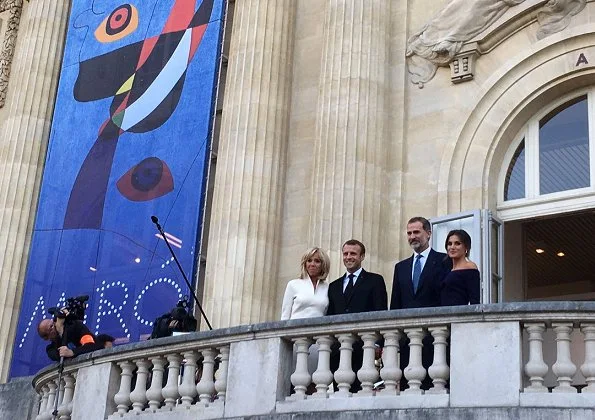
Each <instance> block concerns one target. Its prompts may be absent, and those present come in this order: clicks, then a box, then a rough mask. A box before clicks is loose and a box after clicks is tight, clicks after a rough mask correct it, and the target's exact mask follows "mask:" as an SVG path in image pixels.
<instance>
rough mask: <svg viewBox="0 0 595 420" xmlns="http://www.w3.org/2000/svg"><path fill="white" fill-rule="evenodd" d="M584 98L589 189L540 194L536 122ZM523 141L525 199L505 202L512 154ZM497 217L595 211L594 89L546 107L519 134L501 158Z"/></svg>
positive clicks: (502, 218)
mask: <svg viewBox="0 0 595 420" xmlns="http://www.w3.org/2000/svg"><path fill="white" fill-rule="evenodd" d="M584 95H586V96H587V110H588V111H587V112H588V124H589V170H590V186H589V187H585V188H578V189H573V190H567V191H558V192H554V193H550V194H541V195H540V194H539V122H540V120H541V119H543V117H545V116H546V115H547V114H549V113H550V112H552V111H553V110H554V109H556V108H558V107H559V106H561V105H564V104H565V103H567V102H569V101H571V100H572V99H574V98H577V97H579V96H584ZM523 139H524V140H525V197H524V198H519V199H515V200H508V201H504V186H505V183H506V174H507V172H508V169H509V167H510V164H511V162H512V158H513V156H514V153H515V152H516V150H517V149H518V147H519V145H520V144H521V142H522V141H523ZM498 181H499V182H498V206H497V209H498V217H499V218H500V219H501V220H503V221H509V220H517V219H524V218H528V217H537V216H546V215H550V214H558V213H566V212H572V211H577V210H582V209H585V208H592V207H595V89H593V88H591V89H582V90H577V91H574V92H572V93H569V94H567V95H564V96H562V97H561V98H559V99H558V100H557V101H555V102H552V103H550V104H548V106H547V107H544V108H543V109H542V110H541V111H540V112H538V113H537V114H535V116H533V117H532V118H531V119H530V120H529V122H528V123H527V124H526V125H525V127H523V129H522V130H521V131H520V132H519V134H518V135H517V137H516V138H515V140H514V141H513V142H512V144H511V145H510V147H509V148H508V151H507V152H506V154H505V155H504V164H503V165H502V168H501V170H500V175H499V177H498Z"/></svg>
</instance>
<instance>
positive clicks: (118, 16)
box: [95, 4, 138, 43]
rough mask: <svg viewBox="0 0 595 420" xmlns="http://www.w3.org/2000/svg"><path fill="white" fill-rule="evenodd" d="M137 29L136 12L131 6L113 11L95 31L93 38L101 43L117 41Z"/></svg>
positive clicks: (122, 6) (126, 5) (119, 7)
mask: <svg viewBox="0 0 595 420" xmlns="http://www.w3.org/2000/svg"><path fill="white" fill-rule="evenodd" d="M136 28H138V10H136V7H134V6H133V5H131V4H123V5H121V6H118V7H116V8H115V9H114V11H113V12H111V13H110V15H109V16H108V17H106V18H105V20H104V21H103V22H101V25H99V26H98V27H97V29H96V30H95V38H96V39H97V41H99V42H101V43H107V42H114V41H118V40H120V39H122V38H124V37H126V36H127V35H130V34H131V33H132V32H134V31H135V30H136Z"/></svg>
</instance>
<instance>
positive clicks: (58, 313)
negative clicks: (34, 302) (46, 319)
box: [48, 295, 89, 321]
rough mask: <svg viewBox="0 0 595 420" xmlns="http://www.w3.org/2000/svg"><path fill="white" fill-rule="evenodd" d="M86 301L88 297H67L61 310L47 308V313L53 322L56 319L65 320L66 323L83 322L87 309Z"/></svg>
mask: <svg viewBox="0 0 595 420" xmlns="http://www.w3.org/2000/svg"><path fill="white" fill-rule="evenodd" d="M88 300H89V295H81V296H76V297H69V298H68V299H66V303H65V304H64V307H63V308H62V309H60V308H58V307H56V306H54V307H52V308H49V309H48V312H49V313H50V314H51V315H52V316H53V317H54V320H56V319H57V318H66V321H83V320H84V319H85V309H87V301H88ZM63 309H65V310H66V311H67V313H65V312H64V311H63Z"/></svg>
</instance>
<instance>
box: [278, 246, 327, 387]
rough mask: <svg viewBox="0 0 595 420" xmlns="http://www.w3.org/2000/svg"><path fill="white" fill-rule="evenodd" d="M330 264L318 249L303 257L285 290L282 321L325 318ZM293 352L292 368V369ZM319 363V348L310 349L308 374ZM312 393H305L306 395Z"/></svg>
mask: <svg viewBox="0 0 595 420" xmlns="http://www.w3.org/2000/svg"><path fill="white" fill-rule="evenodd" d="M330 266H331V261H330V259H329V257H328V255H326V253H325V252H324V251H323V250H322V249H320V248H310V249H309V250H308V251H307V252H306V253H305V254H304V255H303V256H302V263H301V267H302V270H301V271H302V272H301V274H300V278H298V279H294V280H291V281H290V282H289V283H287V287H286V288H285V295H284V296H283V305H282V307H281V320H282V321H283V320H287V319H299V318H314V317H317V316H324V315H325V314H326V310H327V308H328V281H327V276H328V273H329V268H330ZM295 357H296V354H295V351H294V353H293V366H294V368H295ZM317 364H318V345H317V344H312V345H311V346H310V354H309V355H308V371H309V372H310V374H312V373H313V372H314V371H315V370H316V366H317ZM311 392H312V390H311V389H309V390H308V394H310V393H311Z"/></svg>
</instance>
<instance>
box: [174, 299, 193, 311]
mask: <svg viewBox="0 0 595 420" xmlns="http://www.w3.org/2000/svg"><path fill="white" fill-rule="evenodd" d="M176 307H177V308H184V309H189V308H190V299H189V298H188V296H184V297H183V298H182V299H180V300H179V301H178V303H177V304H176Z"/></svg>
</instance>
